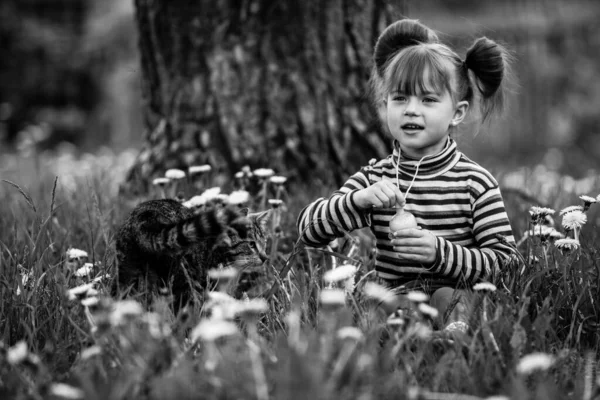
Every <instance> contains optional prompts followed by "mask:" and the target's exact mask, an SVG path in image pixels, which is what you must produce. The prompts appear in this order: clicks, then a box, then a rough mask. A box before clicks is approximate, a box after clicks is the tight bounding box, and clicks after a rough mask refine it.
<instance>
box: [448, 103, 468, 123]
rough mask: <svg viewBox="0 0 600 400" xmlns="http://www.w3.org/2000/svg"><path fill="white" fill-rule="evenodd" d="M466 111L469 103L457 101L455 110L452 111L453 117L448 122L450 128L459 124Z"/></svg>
mask: <svg viewBox="0 0 600 400" xmlns="http://www.w3.org/2000/svg"><path fill="white" fill-rule="evenodd" d="M467 111H469V102H468V101H466V100H463V101H459V102H458V103H456V109H455V110H454V117H453V118H452V121H450V125H451V126H457V125H458V124H460V123H461V122H462V121H463V120H464V119H465V117H466V116H467Z"/></svg>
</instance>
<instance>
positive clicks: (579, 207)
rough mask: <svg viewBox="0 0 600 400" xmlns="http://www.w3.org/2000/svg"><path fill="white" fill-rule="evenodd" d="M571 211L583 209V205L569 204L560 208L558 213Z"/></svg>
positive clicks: (563, 213) (562, 213)
mask: <svg viewBox="0 0 600 400" xmlns="http://www.w3.org/2000/svg"><path fill="white" fill-rule="evenodd" d="M573 211H583V207H582V206H569V207H565V208H563V209H562V210H560V212H559V213H558V215H565V214H568V213H570V212H573Z"/></svg>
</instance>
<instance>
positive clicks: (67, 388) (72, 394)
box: [48, 383, 85, 400]
mask: <svg viewBox="0 0 600 400" xmlns="http://www.w3.org/2000/svg"><path fill="white" fill-rule="evenodd" d="M48 390H49V393H50V394H51V395H52V396H54V397H60V398H63V399H72V400H77V399H83V398H85V392H84V391H83V390H81V389H79V388H76V387H75V386H71V385H67V384H66V383H52V384H50V387H49V388H48Z"/></svg>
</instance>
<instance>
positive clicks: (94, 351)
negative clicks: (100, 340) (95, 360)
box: [79, 345, 102, 360]
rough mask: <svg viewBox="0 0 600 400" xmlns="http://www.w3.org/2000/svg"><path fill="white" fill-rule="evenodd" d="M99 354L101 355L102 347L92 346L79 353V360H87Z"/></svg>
mask: <svg viewBox="0 0 600 400" xmlns="http://www.w3.org/2000/svg"><path fill="white" fill-rule="evenodd" d="M99 354H102V347H100V346H98V345H93V346H90V347H88V348H87V349H84V350H81V353H79V358H81V359H82V360H87V359H88V358H92V357H94V356H97V355H99Z"/></svg>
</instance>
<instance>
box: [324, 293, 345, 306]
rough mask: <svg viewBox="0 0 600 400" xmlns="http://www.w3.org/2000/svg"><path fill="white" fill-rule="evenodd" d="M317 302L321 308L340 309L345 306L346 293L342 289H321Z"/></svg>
mask: <svg viewBox="0 0 600 400" xmlns="http://www.w3.org/2000/svg"><path fill="white" fill-rule="evenodd" d="M319 301H320V302H321V305H323V306H329V307H341V306H344V305H346V292H344V291H343V290H342V289H323V290H322V291H321V294H320V295H319Z"/></svg>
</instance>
